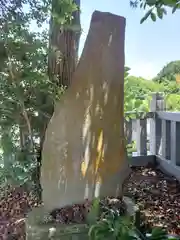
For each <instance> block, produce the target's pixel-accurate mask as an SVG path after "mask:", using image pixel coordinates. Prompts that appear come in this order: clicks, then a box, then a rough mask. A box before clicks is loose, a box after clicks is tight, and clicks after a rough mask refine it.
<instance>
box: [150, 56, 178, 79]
mask: <svg viewBox="0 0 180 240" xmlns="http://www.w3.org/2000/svg"><path fill="white" fill-rule="evenodd" d="M176 74H180V60H178V61H172V62H170V63H168V64H166V65H165V66H164V67H163V69H162V70H161V71H160V72H159V73H158V74H157V76H156V77H155V78H154V81H158V82H163V81H164V80H166V81H174V82H175V81H176Z"/></svg>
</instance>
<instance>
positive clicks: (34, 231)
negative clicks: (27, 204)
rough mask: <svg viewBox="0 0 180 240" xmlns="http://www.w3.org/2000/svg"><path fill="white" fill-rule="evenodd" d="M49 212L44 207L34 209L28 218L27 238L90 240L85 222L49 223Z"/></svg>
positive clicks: (36, 239) (38, 239)
mask: <svg viewBox="0 0 180 240" xmlns="http://www.w3.org/2000/svg"><path fill="white" fill-rule="evenodd" d="M47 216H48V214H47V213H46V212H45V210H44V209H43V208H42V207H39V208H35V209H33V210H32V211H31V212H30V213H29V214H28V216H27V218H26V239H27V240H49V239H54V240H59V239H61V240H86V239H87V240H88V239H89V238H88V227H87V226H86V225H85V224H71V225H65V224H56V223H47V222H46V221H48V219H46V218H47Z"/></svg>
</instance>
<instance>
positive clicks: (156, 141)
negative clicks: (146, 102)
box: [150, 93, 165, 155]
mask: <svg viewBox="0 0 180 240" xmlns="http://www.w3.org/2000/svg"><path fill="white" fill-rule="evenodd" d="M163 110H165V102H164V97H163V95H162V93H153V94H152V100H151V104H150V111H151V112H153V113H154V116H153V118H151V119H150V153H151V154H152V155H158V154H159V151H160V145H161V135H162V122H161V119H158V118H157V116H156V112H157V111H163Z"/></svg>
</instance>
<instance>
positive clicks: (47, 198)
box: [41, 11, 130, 211]
mask: <svg viewBox="0 0 180 240" xmlns="http://www.w3.org/2000/svg"><path fill="white" fill-rule="evenodd" d="M124 38H125V19H124V18H123V17H120V16H116V15H113V14H110V13H102V12H98V11H95V12H94V13H93V15H92V20H91V24H90V29H89V33H88V36H87V39H86V43H85V46H84V50H83V53H82V56H81V59H80V61H79V64H78V67H77V69H76V71H75V74H74V77H73V81H72V84H71V86H70V87H69V89H67V91H66V92H65V94H64V96H63V97H62V99H61V100H60V102H58V103H56V106H55V111H54V114H53V117H52V119H51V121H50V123H49V125H48V127H47V131H46V136H45V141H44V146H43V152H42V167H41V185H42V188H43V192H42V198H43V202H44V206H45V208H46V209H48V210H49V211H51V210H53V209H56V208H61V207H63V206H66V205H72V204H74V203H81V202H83V201H84V199H85V198H87V199H88V200H92V199H93V198H94V197H102V198H103V197H105V196H114V197H116V196H121V195H122V184H123V182H124V180H125V178H126V177H127V176H128V174H129V172H130V170H129V166H128V162H127V155H126V149H125V139H124V121H123V108H124V105H123V98H124Z"/></svg>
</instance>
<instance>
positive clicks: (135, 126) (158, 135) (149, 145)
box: [125, 93, 180, 179]
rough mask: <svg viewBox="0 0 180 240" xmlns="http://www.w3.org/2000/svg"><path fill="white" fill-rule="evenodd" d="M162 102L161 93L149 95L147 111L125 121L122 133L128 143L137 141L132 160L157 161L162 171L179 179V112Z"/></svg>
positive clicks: (134, 161)
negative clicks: (169, 109)
mask: <svg viewBox="0 0 180 240" xmlns="http://www.w3.org/2000/svg"><path fill="white" fill-rule="evenodd" d="M165 105H166V104H165V100H164V98H163V96H162V94H160V93H154V94H152V100H151V104H150V112H149V113H136V119H134V118H133V119H131V120H129V121H125V129H126V130H125V133H126V137H127V141H128V144H130V143H131V142H132V141H133V140H135V142H136V153H135V154H133V158H132V159H133V163H136V164H138V162H139V164H138V165H142V163H143V162H144V163H145V162H148V161H154V160H157V161H158V162H159V164H160V166H161V168H163V170H165V171H167V172H168V173H169V174H171V175H174V176H176V177H177V178H178V179H180V112H168V111H166V107H165ZM128 115H132V112H128V113H126V116H128ZM133 115H134V114H133ZM138 159H139V161H138Z"/></svg>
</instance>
